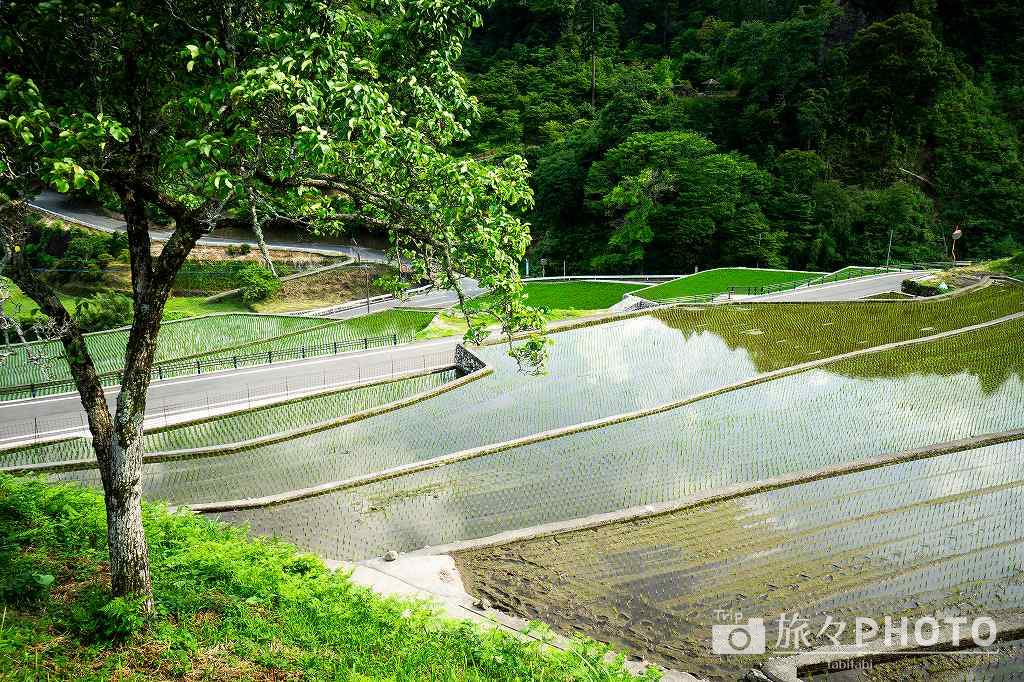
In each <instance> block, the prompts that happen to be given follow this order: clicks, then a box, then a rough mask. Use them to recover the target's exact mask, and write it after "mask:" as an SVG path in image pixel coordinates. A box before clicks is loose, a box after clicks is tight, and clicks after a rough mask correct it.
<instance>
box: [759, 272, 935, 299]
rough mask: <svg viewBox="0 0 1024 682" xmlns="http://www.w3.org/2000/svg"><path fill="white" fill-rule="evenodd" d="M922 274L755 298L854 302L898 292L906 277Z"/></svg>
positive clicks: (852, 281) (881, 277)
mask: <svg viewBox="0 0 1024 682" xmlns="http://www.w3.org/2000/svg"><path fill="white" fill-rule="evenodd" d="M923 274H924V273H923V272H894V273H892V274H886V275H877V276H873V277H861V278H858V279H849V280H846V281H844V282H835V283H832V284H822V285H820V286H812V287H805V288H801V289H790V290H789V291H783V292H780V293H777V294H768V295H767V296H757V297H756V298H755V300H757V301H758V302H761V301H765V302H770V301H801V302H805V301H806V302H828V301H856V300H858V299H861V298H865V297H867V296H874V295H876V294H884V293H886V292H889V291H899V290H900V285H901V284H902V282H903V280H905V279H907V278H908V277H916V276H920V275H923Z"/></svg>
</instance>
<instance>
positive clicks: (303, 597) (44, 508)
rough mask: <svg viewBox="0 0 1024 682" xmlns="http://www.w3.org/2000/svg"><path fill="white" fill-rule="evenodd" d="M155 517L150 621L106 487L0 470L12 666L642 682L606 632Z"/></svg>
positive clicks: (226, 530) (28, 675) (2, 649)
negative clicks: (101, 490)
mask: <svg viewBox="0 0 1024 682" xmlns="http://www.w3.org/2000/svg"><path fill="white" fill-rule="evenodd" d="M143 515H144V523H145V525H146V530H147V536H148V540H149V549H150V557H151V562H152V576H153V588H154V593H155V597H156V601H157V613H156V615H155V617H154V618H153V619H152V620H151V621H150V622H148V623H144V622H142V621H141V619H139V617H138V616H137V615H136V614H137V613H138V611H137V608H136V604H134V603H133V602H132V601H130V600H124V599H111V597H110V594H109V591H108V587H107V583H108V580H109V572H108V567H107V564H106V551H105V544H106V527H105V523H104V510H103V501H102V497H101V496H100V495H99V494H98V493H95V492H92V491H87V490H84V489H81V488H78V487H76V486H70V485H50V484H46V483H44V482H42V481H40V480H37V479H15V478H12V477H10V476H0V602H2V604H3V616H2V618H0V677H2V678H4V679H47V680H72V679H73V680H110V679H169V678H177V679H204V680H229V679H230V680H239V679H240V680H272V679H276V680H282V679H349V680H371V679H387V680H412V679H416V680H427V679H435V680H626V679H632V678H631V677H630V676H629V675H628V673H626V672H624V671H623V669H622V665H621V661H616V662H614V663H607V662H604V661H603V660H602V657H603V656H604V654H605V648H604V647H603V646H602V645H600V644H597V643H594V642H591V641H583V640H580V641H579V642H578V644H577V645H576V646H575V647H573V649H571V650H570V651H559V650H557V649H552V648H548V647H542V646H541V645H539V644H538V643H537V642H524V641H521V640H520V639H517V638H515V637H513V636H510V635H508V634H506V633H503V632H499V631H484V630H481V629H479V628H477V627H476V626H473V625H470V624H468V623H464V622H459V621H452V620H448V619H445V618H443V617H441V616H439V615H438V614H437V613H436V612H434V611H433V610H432V609H431V608H430V607H429V605H426V604H424V603H414V602H409V601H400V600H395V599H385V598H382V597H379V596H377V595H376V594H374V593H372V592H370V591H369V590H367V589H364V588H361V587H359V586H356V585H354V584H353V583H352V582H351V581H350V580H349V579H348V577H347V576H346V575H344V574H340V573H332V572H330V571H329V570H327V569H326V568H325V567H324V565H323V563H322V562H321V561H320V560H318V559H317V558H315V557H313V556H311V555H308V554H301V553H299V552H298V551H297V550H296V549H295V548H294V547H291V546H289V545H286V544H284V543H281V542H278V541H273V540H265V539H250V538H248V537H247V536H246V532H245V531H244V530H243V529H241V528H237V527H231V526H226V525H218V524H214V523H212V522H210V521H208V520H205V519H203V518H201V517H198V516H195V515H193V514H191V513H188V512H184V513H176V514H169V513H167V511H165V510H164V509H162V508H160V507H155V506H150V505H145V506H144V512H143ZM538 632H541V633H542V632H543V630H541V629H539V630H538ZM655 675H656V673H654V672H651V673H649V677H650V678H651V679H653V678H654V676H655Z"/></svg>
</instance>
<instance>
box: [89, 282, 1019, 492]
mask: <svg viewBox="0 0 1024 682" xmlns="http://www.w3.org/2000/svg"><path fill="white" fill-rule="evenodd" d="M1022 291H1024V289H1022V288H1020V287H1010V286H1005V285H995V286H992V287H988V288H986V289H983V290H981V291H978V292H975V293H972V294H969V295H965V296H960V297H955V298H951V299H947V300H944V301H939V302H933V303H928V304H921V305H902V306H900V305H895V306H894V305H892V304H890V305H878V304H868V303H862V304H849V305H834V306H830V305H761V306H719V307H713V308H696V309H676V310H672V311H666V312H661V313H659V314H658V316H657V317H652V316H642V317H637V318H633V319H628V320H623V321H619V322H615V323H610V324H603V325H599V326H594V327H589V328H584V329H579V330H574V331H570V332H565V333H561V334H557V335H555V337H554V340H555V343H554V345H553V346H552V350H551V361H550V365H549V366H550V372H549V373H548V374H547V375H545V376H541V377H525V376H523V375H521V374H519V373H518V372H517V371H516V368H515V365H514V363H513V362H512V361H511V360H510V359H509V358H508V357H507V356H506V355H505V351H504V349H503V348H501V347H489V348H485V349H483V350H482V351H480V352H481V355H483V356H484V357H485V359H486V360H487V361H488V362H489V363H491V364H492V365H493V366H494V367H495V373H494V374H493V375H491V376H489V377H486V378H484V379H482V380H479V381H476V382H474V383H472V384H470V385H468V386H466V387H464V388H462V389H460V390H458V391H456V392H452V393H448V394H445V395H443V396H439V397H437V398H435V399H432V400H429V401H426V402H423V403H420V404H417V405H414V406H411V407H408V408H404V409H402V410H400V411H398V412H394V413H390V414H386V415H381V416H378V417H375V418H372V419H368V420H365V421H362V422H359V423H356V424H350V425H347V426H343V427H340V428H336V429H331V430H328V431H323V432H320V433H317V434H313V435H309V436H304V437H300V438H296V439H294V440H291V441H288V442H286V443H280V444H275V445H271V446H267V447H263V448H258V449H254V450H250V451H246V452H243V453H239V454H236V455H232V456H230V457H216V458H209V459H202V460H194V461H185V462H173V463H164V464H154V465H149V466H147V467H146V470H145V479H146V480H145V486H146V494H147V495H148V496H149V497H151V498H157V499H166V500H168V501H170V502H172V503H187V502H193V503H195V502H206V501H218V500H224V499H237V498H244V497H256V496H263V495H268V494H274V493H279V492H285V491H288V490H294V489H297V488H302V487H306V486H311V485H315V484H318V483H322V482H325V481H332V480H338V479H343V478H347V477H350V476H355V475H360V474H365V473H369V472H372V471H377V470H380V469H383V468H387V467H391V466H395V465H399V464H405V463H408V462H412V461H417V460H422V459H426V458H430V457H434V456H438V455H441V454H447V453H450V452H455V451H459V450H462V449H466V448H471V447H475V446H480V445H485V444H489V443H495V442H501V441H504V440H509V439H513V438H517V437H521V436H526V435H530V434H533V433H538V432H541V431H545V430H548V429H553V428H558V427H563V426H568V425H572V424H576V423H580V422H583V421H588V420H591V419H596V418H600V417H606V416H610V415H614V414H619V413H622V412H627V411H631V410H636V409H640V408H645V407H651V406H654V405H657V404H660V403H663V402H667V401H671V400H678V399H682V398H686V397H689V396H691V395H694V394H697V393H701V392H703V391H707V390H710V389H713V388H716V387H719V386H723V385H726V384H729V383H733V382H735V381H739V380H742V379H746V378H749V377H751V376H754V375H755V374H758V373H761V372H764V371H768V370H771V369H777V368H779V367H784V366H787V365H791V364H795V363H799V362H803V361H807V360H813V359H820V358H822V357H827V356H829V355H834V354H836V353H841V352H848V351H851V350H857V349H860V348H864V347H865V346H870V345H875V344H878V343H885V342H890V341H895V340H901V339H906V338H917V337H921V336H928V335H931V334H935V333H937V332H938V331H942V330H943V329H950V328H956V327H958V326H961V325H967V324H974V323H977V322H980V321H983V320H987V319H993V318H995V317H1000V316H1003V315H1006V314H1009V313H1012V312H1017V311H1019V310H1021V309H1022ZM882 318H884V319H882ZM69 477H70V478H74V479H76V480H84V481H87V482H89V483H91V484H92V485H98V479H97V477H96V475H95V473H94V472H83V473H76V474H73V475H69Z"/></svg>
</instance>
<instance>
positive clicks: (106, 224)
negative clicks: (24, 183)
mask: <svg viewBox="0 0 1024 682" xmlns="http://www.w3.org/2000/svg"><path fill="white" fill-rule="evenodd" d="M31 205H32V206H33V207H35V208H37V209H39V210H41V211H43V212H45V213H50V214H52V215H54V216H56V217H58V218H63V219H64V220H67V221H68V222H72V223H78V224H80V225H84V226H86V227H91V228H93V229H94V230H102V231H103V232H124V231H125V230H126V229H127V226H126V225H125V222H124V221H123V220H121V219H119V218H111V217H110V216H108V215H104V214H103V213H101V212H100V211H98V210H96V209H94V208H90V207H88V206H85V205H83V204H81V203H80V202H77V201H75V200H73V199H71V198H69V197H68V196H66V195H64V194H59V193H57V192H52V191H49V190H47V191H45V192H43V193H42V194H40V195H39V196H37V197H36V198H35V199H33V200H32V202H31ZM150 236H151V237H152V238H153V240H154V241H158V242H164V241H167V239H168V238H170V236H171V233H170V232H168V231H167V230H150ZM199 243H200V244H203V245H207V246H231V245H241V244H248V245H249V246H252V247H255V246H257V244H256V242H253V241H248V240H245V239H235V238H232V237H203V238H202V239H200V240H199ZM267 247H268V248H271V249H277V250H280V251H304V252H306V253H319V254H323V255H328V256H351V257H352V258H355V259H356V260H360V261H367V262H371V263H386V262H388V257H387V256H386V255H385V253H384V252H383V251H381V250H379V249H370V248H366V247H365V246H348V245H344V244H323V243H319V242H313V243H303V242H267Z"/></svg>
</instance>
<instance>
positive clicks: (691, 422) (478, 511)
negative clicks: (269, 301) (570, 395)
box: [226, 321, 1024, 557]
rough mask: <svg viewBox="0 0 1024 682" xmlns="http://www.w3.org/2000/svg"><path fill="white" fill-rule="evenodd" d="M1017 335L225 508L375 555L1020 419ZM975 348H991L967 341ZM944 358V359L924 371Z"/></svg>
mask: <svg viewBox="0 0 1024 682" xmlns="http://www.w3.org/2000/svg"><path fill="white" fill-rule="evenodd" d="M1022 332H1024V323H1021V322H1019V321H1018V322H1011V323H1007V324H1005V325H1000V326H999V327H994V328H991V329H986V330H983V331H979V332H973V333H969V334H966V335H964V336H963V337H953V338H950V339H946V340H942V341H938V342H934V343H929V344H927V347H909V348H906V349H901V350H897V351H889V352H886V353H883V354H882V355H881V356H865V357H863V358H860V359H857V360H850V361H842V362H839V363H836V364H835V365H831V366H828V367H826V368H821V369H816V370H810V371H809V372H806V373H802V374H797V375H793V376H790V377H787V378H784V379H776V380H774V381H771V382H767V383H764V384H760V385H757V386H752V387H749V388H744V389H740V390H738V391H735V392H731V393H725V394H722V395H719V396H716V397H713V398H708V399H705V400H702V401H699V402H697V403H694V404H692V405H688V406H685V407H681V408H678V409H675V410H671V411H669V412H665V413H662V414H658V415H654V416H650V417H645V418H642V419H637V420H633V421H628V422H624V423H621V424H615V425H612V426H608V427H605V428H602V429H597V430H592V431H587V432H584V433H577V434H574V435H571V436H569V437H564V438H558V439H555V440H549V441H545V442H541V443H537V444H533V445H526V446H523V447H518V448H513V449H509V450H506V451H503V452H500V453H497V454H489V455H486V456H483V457H479V458H474V459H469V460H466V461H462V462H459V463H456V464H450V465H448V466H445V467H443V468H439V469H431V470H428V471H425V472H422V473H417V474H413V475H409V476H403V477H400V478H392V479H389V480H385V481H382V482H380V483H374V484H372V485H368V486H361V487H359V488H356V489H353V490H345V491H339V492H337V493H332V494H330V495H324V496H319V497H315V498H312V499H308V500H303V501H298V502H291V503H289V504H288V505H285V506H283V507H275V508H271V509H262V510H255V511H247V512H238V513H236V514H232V515H231V516H230V518H232V519H236V520H244V521H246V522H249V523H251V524H253V526H254V527H257V528H260V529H261V530H263V531H269V532H273V533H275V534H279V535H283V536H285V537H289V538H291V539H293V540H295V541H296V542H299V543H300V544H303V545H310V546H312V547H314V548H315V549H316V550H317V551H319V552H322V553H324V554H326V555H328V556H334V557H365V556H374V555H379V554H382V553H383V552H385V551H387V550H389V549H395V550H401V551H407V550H412V549H417V548H420V547H423V546H436V545H440V544H445V543H449V542H454V541H458V540H462V539H466V538H478V537H485V536H488V535H492V534H495V533H499V532H503V531H506V530H511V529H515V528H523V527H528V526H534V525H539V524H544V523H550V522H554V521H560V520H565V519H572V518H577V517H583V516H588V515H592V514H598V513H604V512H611V511H615V510H617V509H624V508H628V507H634V506H639V505H644V504H652V503H658V502H667V501H671V500H676V499H679V498H682V497H685V496H688V495H693V494H697V493H701V492H704V491H707V490H713V489H717V488H721V487H724V486H729V485H735V484H739V483H744V482H746V481H753V480H760V479H766V478H770V477H773V476H778V475H782V474H790V473H795V472H800V471H807V470H813V469H818V468H822V467H828V466H834V465H841V464H846V463H849V462H853V461H856V460H860V459H864V458H867V457H873V456H879V455H884V454H887V453H895V452H901V451H905V450H911V449H914V448H921V447H924V446H927V445H930V444H933V443H940V442H946V441H952V440H957V439H960V438H964V437H968V436H974V435H980V434H986V433H997V432H1003V431H1008V430H1011V429H1017V428H1024V411H1022V410H1021V409H1020V408H1021V406H1022V405H1024V383H1022V381H1021V376H1024V359H1021V357H1020V354H1019V351H1018V339H1019V338H1020V335H1021V333H1022ZM975 344H978V345H979V346H980V347H984V348H985V349H987V351H988V354H987V355H985V356H984V357H982V355H981V354H975V353H971V352H967V351H968V350H969V349H971V348H973V347H975ZM940 361H945V363H946V364H947V367H946V368H945V369H944V370H943V371H942V373H941V374H933V373H931V372H930V367H931V366H932V365H933V364H934V363H937V362H940ZM320 465H321V466H326V465H327V464H326V462H320ZM339 478H340V477H339ZM226 518H227V517H226Z"/></svg>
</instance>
